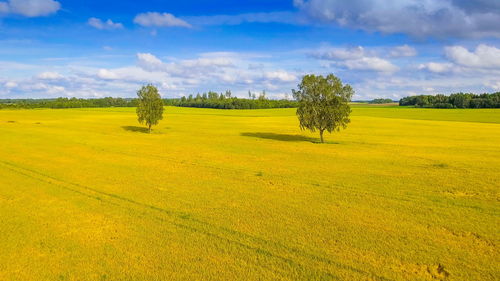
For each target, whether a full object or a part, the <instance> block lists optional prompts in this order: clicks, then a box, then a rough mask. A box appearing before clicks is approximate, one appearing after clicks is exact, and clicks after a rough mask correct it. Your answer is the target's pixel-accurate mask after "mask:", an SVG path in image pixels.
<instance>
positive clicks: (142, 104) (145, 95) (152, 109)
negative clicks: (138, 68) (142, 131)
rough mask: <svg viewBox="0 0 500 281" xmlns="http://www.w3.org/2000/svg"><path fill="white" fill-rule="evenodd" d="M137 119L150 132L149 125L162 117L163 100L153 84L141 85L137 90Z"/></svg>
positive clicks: (155, 123) (154, 123)
mask: <svg viewBox="0 0 500 281" xmlns="http://www.w3.org/2000/svg"><path fill="white" fill-rule="evenodd" d="M137 97H138V104H137V118H138V119H137V120H138V121H139V123H141V124H143V123H145V124H146V125H147V126H148V130H149V133H151V126H152V125H157V124H158V122H159V121H160V120H162V119H163V100H162V99H161V96H160V94H159V93H158V89H157V88H156V87H155V86H153V85H146V86H143V87H142V88H141V89H140V90H139V91H138V92H137Z"/></svg>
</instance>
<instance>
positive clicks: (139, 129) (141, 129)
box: [122, 126, 149, 134]
mask: <svg viewBox="0 0 500 281" xmlns="http://www.w3.org/2000/svg"><path fill="white" fill-rule="evenodd" d="M122 128H123V129H124V130H126V131H130V132H137V133H145V134H147V133H149V131H148V128H146V127H138V126H122Z"/></svg>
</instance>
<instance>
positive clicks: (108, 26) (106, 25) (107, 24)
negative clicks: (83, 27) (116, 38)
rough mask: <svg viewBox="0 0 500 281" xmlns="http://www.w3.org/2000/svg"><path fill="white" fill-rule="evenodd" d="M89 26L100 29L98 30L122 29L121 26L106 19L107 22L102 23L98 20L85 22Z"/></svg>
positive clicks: (91, 19)
mask: <svg viewBox="0 0 500 281" xmlns="http://www.w3.org/2000/svg"><path fill="white" fill-rule="evenodd" d="M87 23H88V24H89V25H90V26H92V27H94V28H97V29H100V30H112V29H121V28H123V24H121V23H118V22H116V23H115V22H113V21H112V20H110V19H108V20H107V21H102V20H101V19H98V18H90V19H89V20H88V22H87Z"/></svg>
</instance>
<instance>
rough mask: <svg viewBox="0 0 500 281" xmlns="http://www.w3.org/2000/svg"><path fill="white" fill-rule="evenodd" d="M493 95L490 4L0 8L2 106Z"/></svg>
mask: <svg viewBox="0 0 500 281" xmlns="http://www.w3.org/2000/svg"><path fill="white" fill-rule="evenodd" d="M329 73H333V74H334V75H336V76H338V77H339V78H340V79H341V80H342V81H343V82H344V83H348V84H350V85H351V86H353V88H354V90H355V96H354V99H355V100H368V99H374V98H391V99H395V100H397V99H399V98H402V97H405V96H409V95H417V94H438V93H441V94H450V93H455V92H474V93H483V92H497V91H500V1H499V0H350V1H345V0H239V1H227V0H225V1H222V0H184V1H167V0H163V1H161V0H142V1H125V0H120V1H118V0H86V1H76V0H0V99H1V98H54V97H84V98H93V97H105V96H112V97H134V96H135V95H136V92H137V90H138V89H139V88H140V87H141V85H144V84H149V83H151V84H153V85H155V86H157V87H158V88H159V90H160V93H161V94H162V96H163V97H165V98H175V97H181V96H184V95H189V94H196V93H203V92H207V91H210V90H212V91H217V92H223V91H226V90H231V91H232V93H233V95H235V96H239V97H246V96H248V91H251V92H258V93H260V92H262V91H266V93H267V95H268V96H269V97H271V98H290V97H291V89H293V88H296V87H297V84H298V83H300V79H301V77H302V76H303V75H305V74H321V75H326V74H329Z"/></svg>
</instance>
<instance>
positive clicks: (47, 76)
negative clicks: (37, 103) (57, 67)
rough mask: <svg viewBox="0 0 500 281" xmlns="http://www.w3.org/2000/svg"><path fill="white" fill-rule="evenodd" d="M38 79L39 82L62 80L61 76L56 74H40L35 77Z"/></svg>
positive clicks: (49, 72) (48, 72)
mask: <svg viewBox="0 0 500 281" xmlns="http://www.w3.org/2000/svg"><path fill="white" fill-rule="evenodd" d="M36 77H37V78H38V79H41V80H57V79H61V78H63V76H62V75H61V74H59V73H57V72H51V71H47V72H42V73H40V74H38V75H37V76H36Z"/></svg>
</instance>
